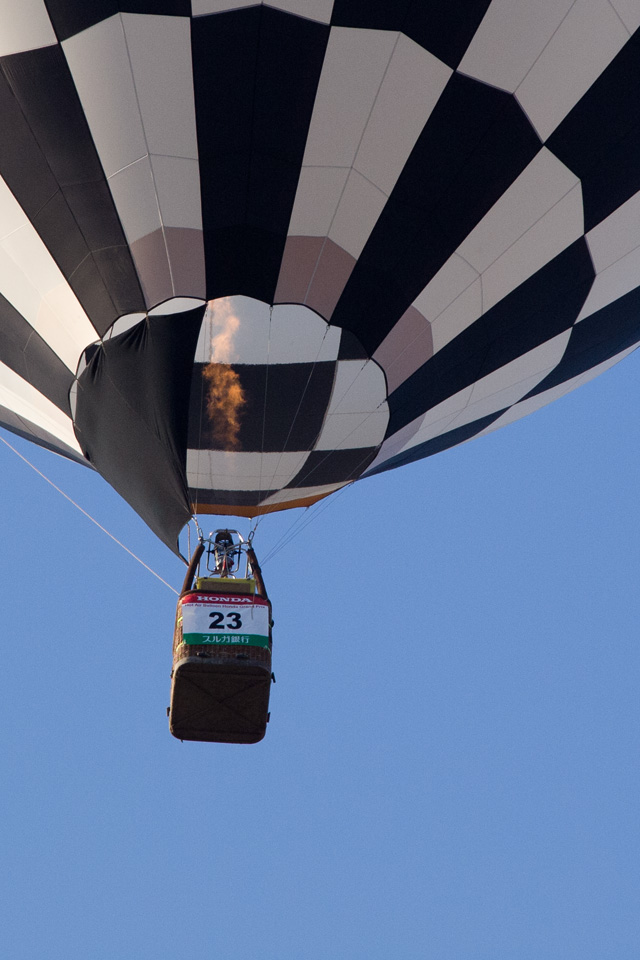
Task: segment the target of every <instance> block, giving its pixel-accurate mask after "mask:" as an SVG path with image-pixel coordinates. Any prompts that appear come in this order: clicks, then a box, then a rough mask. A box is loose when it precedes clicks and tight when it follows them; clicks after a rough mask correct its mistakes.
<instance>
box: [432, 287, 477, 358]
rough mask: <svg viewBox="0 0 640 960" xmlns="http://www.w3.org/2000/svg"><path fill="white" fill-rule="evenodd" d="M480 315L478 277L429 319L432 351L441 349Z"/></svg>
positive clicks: (435, 351)
mask: <svg viewBox="0 0 640 960" xmlns="http://www.w3.org/2000/svg"><path fill="white" fill-rule="evenodd" d="M480 316H482V280H480V278H479V277H478V278H477V279H476V280H474V282H473V283H471V284H469V286H468V287H467V289H466V290H463V291H462V293H461V294H460V295H459V296H458V297H456V299H455V300H454V301H453V303H452V304H450V305H449V306H448V307H447V308H446V309H445V310H443V311H442V313H441V314H439V316H437V317H436V318H435V320H432V321H431V336H432V337H433V352H434V353H437V352H438V350H442V348H443V347H444V346H446V345H447V343H450V342H451V340H454V339H455V338H456V337H457V336H458V334H459V333H462V331H463V330H466V329H467V327H470V326H471V324H472V323H475V321H476V320H477V319H478V317H480Z"/></svg>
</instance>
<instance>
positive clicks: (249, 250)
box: [192, 6, 329, 303]
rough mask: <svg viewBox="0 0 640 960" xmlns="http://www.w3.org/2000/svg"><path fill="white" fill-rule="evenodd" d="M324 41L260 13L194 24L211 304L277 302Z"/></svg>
mask: <svg viewBox="0 0 640 960" xmlns="http://www.w3.org/2000/svg"><path fill="white" fill-rule="evenodd" d="M328 34H329V28H328V26H326V25H325V24H319V23H315V22H313V21H311V20H305V19H303V18H301V17H292V16H290V15H289V14H286V13H282V12H281V11H278V10H273V9H270V8H268V7H262V6H260V7H251V8H247V9H244V10H236V11H233V12H230V13H221V14H216V15H213V16H207V17H196V18H195V19H194V20H193V22H192V49H193V72H194V87H195V102H196V121H197V128H198V151H199V156H200V169H201V184H200V187H201V196H202V212H203V230H204V245H205V256H206V263H207V297H208V298H209V299H213V298H216V297H221V296H226V295H229V294H236V293H242V294H244V295H245V296H250V297H256V298H257V299H260V300H265V301H266V302H267V303H271V302H272V300H273V295H274V293H275V288H276V283H277V280H278V274H279V272H280V263H281V259H282V252H283V250H284V244H285V240H286V235H287V229H288V226H289V220H290V218H291V211H292V208H293V202H294V199H295V193H296V188H297V184H298V177H299V174H300V167H301V164H302V157H303V155H304V148H305V144H306V139H307V133H308V129H309V123H310V120H311V114H312V111H313V104H314V100H315V95H316V88H317V85H318V79H319V76H320V71H321V69H322V62H323V58H324V52H325V48H326V43H327V38H328Z"/></svg>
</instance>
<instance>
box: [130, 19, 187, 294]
mask: <svg viewBox="0 0 640 960" xmlns="http://www.w3.org/2000/svg"><path fill="white" fill-rule="evenodd" d="M118 16H119V18H120V24H121V26H122V35H123V37H124V48H125V50H126V52H127V60H128V61H129V69H130V71H131V82H132V84H133V90H134V95H135V98H136V105H137V107H138V115H139V117H140V128H141V130H142V137H143V140H144V145H145V147H146V149H147V160H148V162H149V171H150V173H151V183H152V184H153V193H154V196H155V198H156V209H157V211H158V221H159V223H160V231H161V233H162V242H163V244H164V251H165V254H166V257H167V267H168V269H169V281H170V283H171V290H172V293H173V296H174V297H175V296H176V287H175V283H174V279H173V270H172V269H171V258H170V257H169V246H168V244H167V234H166V232H165V229H164V221H163V219H162V211H161V209H160V197H159V196H158V188H157V185H156V178H155V175H154V172H153V164H152V163H151V152H150V150H149V142H148V140H147V131H146V130H145V126H144V120H143V117H142V109H141V107H140V99H139V97H138V88H137V86H136V77H135V73H134V72H133V62H132V60H131V54H130V52H129V42H128V39H127V31H126V30H125V27H124V20H123V15H122V13H121V12H120V13H119V14H118ZM152 306H153V304H152Z"/></svg>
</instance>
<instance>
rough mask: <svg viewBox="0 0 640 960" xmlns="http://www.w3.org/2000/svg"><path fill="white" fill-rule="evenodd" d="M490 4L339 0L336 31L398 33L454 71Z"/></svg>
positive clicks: (476, 0) (480, 1) (443, 0)
mask: <svg viewBox="0 0 640 960" xmlns="http://www.w3.org/2000/svg"><path fill="white" fill-rule="evenodd" d="M490 2H491V0H428V2H425V0H393V2H391V3H390V2H389V0H336V2H335V4H334V7H333V13H332V15H331V23H332V25H334V26H337V27H365V28H367V29H369V30H394V31H395V30H398V31H401V32H402V33H404V34H406V35H407V36H408V37H411V39H412V40H415V42H416V43H419V44H420V46H421V47H424V48H425V50H428V51H429V53H433V54H434V56H436V57H438V59H440V60H443V61H444V63H446V64H448V65H449V66H450V67H453V68H454V69H455V68H456V67H457V66H458V64H459V63H460V61H461V60H462V57H463V56H464V53H465V51H466V49H467V47H468V46H469V44H470V42H471V40H472V38H473V35H474V34H475V32H476V30H477V29H478V26H479V25H480V21H481V20H482V18H483V17H484V15H485V13H486V11H487V8H488V7H489V4H490Z"/></svg>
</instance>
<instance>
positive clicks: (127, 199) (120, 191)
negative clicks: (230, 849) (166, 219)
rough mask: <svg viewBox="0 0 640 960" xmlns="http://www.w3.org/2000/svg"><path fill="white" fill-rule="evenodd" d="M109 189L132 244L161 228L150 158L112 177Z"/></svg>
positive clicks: (131, 165) (143, 158) (142, 159)
mask: <svg viewBox="0 0 640 960" xmlns="http://www.w3.org/2000/svg"><path fill="white" fill-rule="evenodd" d="M109 187H110V188H111V193H112V195H113V200H114V203H115V205H116V207H117V209H118V214H119V216H120V221H121V223H122V227H123V229H124V232H125V234H126V236H127V240H128V241H129V243H133V242H134V240H139V239H140V238H141V237H146V236H147V234H149V233H153V231H154V230H159V229H160V228H161V227H162V222H161V220H160V211H159V209H158V200H157V197H156V189H155V184H154V182H153V173H152V171H151V163H150V160H149V157H148V156H146V157H142V158H141V159H140V160H137V161H136V162H135V163H132V164H130V165H129V166H127V167H125V168H124V170H120V171H119V172H118V173H116V174H114V175H113V176H112V177H110V178H109Z"/></svg>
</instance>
